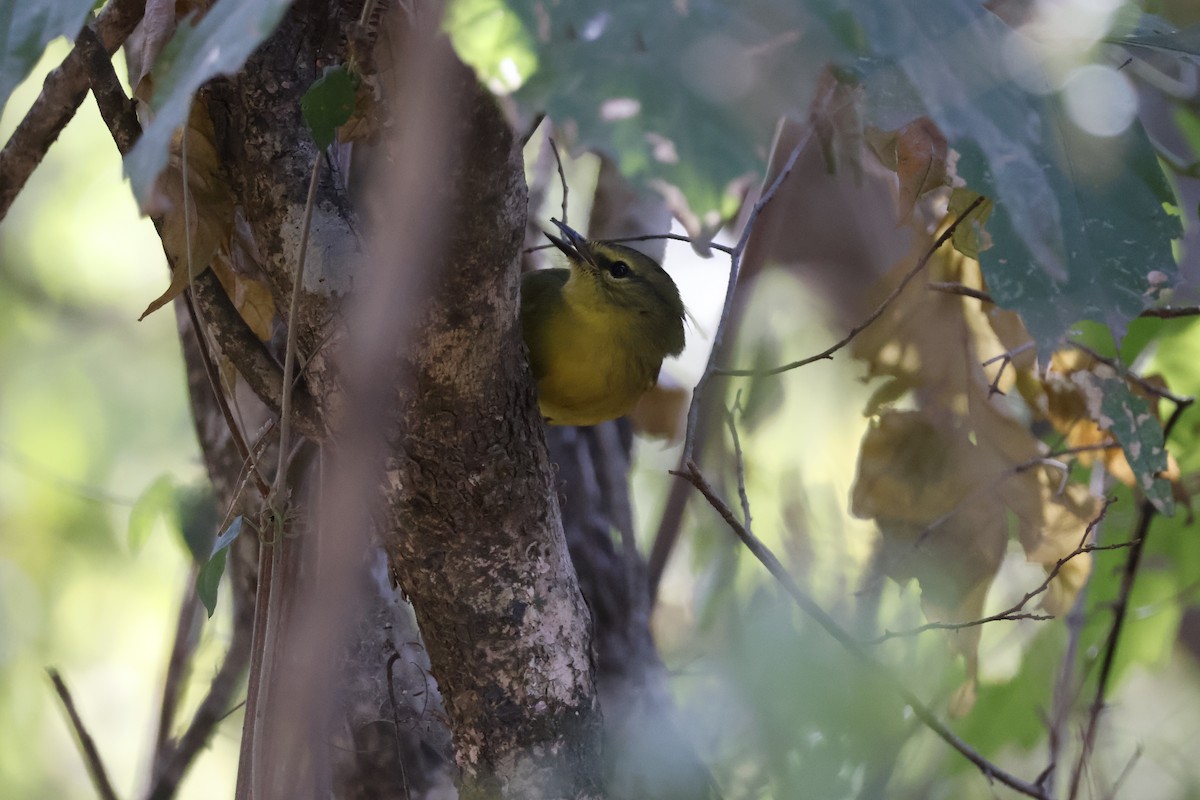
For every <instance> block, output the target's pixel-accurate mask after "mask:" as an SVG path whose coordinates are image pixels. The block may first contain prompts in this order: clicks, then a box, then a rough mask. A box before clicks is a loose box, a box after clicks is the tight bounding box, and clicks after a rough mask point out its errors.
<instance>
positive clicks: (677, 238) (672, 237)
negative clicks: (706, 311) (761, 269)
mask: <svg viewBox="0 0 1200 800" xmlns="http://www.w3.org/2000/svg"><path fill="white" fill-rule="evenodd" d="M656 239H666V240H668V241H673V242H687V243H688V244H690V245H694V246H700V247H707V248H710V249H712V250H719V251H721V252H722V253H724V254H725V255H729V256H731V255H733V254H734V252H735V251H736V249H737V248H736V247H730V246H728V245H724V244H717V243H716V242H713V241H709V240H707V239H703V240H697V239H696V238H695V237H694V236H684V235H683V234H681V233H648V234H645V235H644V236H619V237H617V238H616V239H607V240H606V241H609V242H617V243H618V244H622V243H625V242H650V241H654V240H656ZM552 247H554V245H552V244H535V245H533V246H532V247H526V248H525V249H524V250H523V251H522V252H525V253H536V252H537V251H538V250H549V249H550V248H552Z"/></svg>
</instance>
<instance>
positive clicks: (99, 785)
mask: <svg viewBox="0 0 1200 800" xmlns="http://www.w3.org/2000/svg"><path fill="white" fill-rule="evenodd" d="M46 674H47V675H49V676H50V682H51V683H53V684H54V691H55V693H57V694H58V699H59V700H60V701H62V704H63V709H64V710H65V711H66V712H67V718H68V719H69V720H70V721H71V730H72V732H73V733H74V734H75V740H76V741H77V742H78V743H79V751H80V753H81V754H82V755H83V763H84V764H86V765H87V769H88V774H89V775H91V776H92V784H93V785H94V786H95V787H96V794H98V795H100V798H101V800H117V793H116V792H115V791H113V787H112V783H111V782H110V781H109V780H108V772H107V771H106V770H105V769H104V762H103V761H101V760H100V751H99V750H97V749H96V743H95V742H94V741H93V740H92V736H91V734H89V733H88V731H87V728H86V727H85V726H84V724H83V720H82V719H81V718H80V717H79V712H78V711H76V710H75V701H74V700H72V699H71V692H70V690H68V689H67V684H66V683H65V682H64V681H63V679H62V676H61V675H59V674H58V670H56V669H54V668H53V667H49V668H47V669H46Z"/></svg>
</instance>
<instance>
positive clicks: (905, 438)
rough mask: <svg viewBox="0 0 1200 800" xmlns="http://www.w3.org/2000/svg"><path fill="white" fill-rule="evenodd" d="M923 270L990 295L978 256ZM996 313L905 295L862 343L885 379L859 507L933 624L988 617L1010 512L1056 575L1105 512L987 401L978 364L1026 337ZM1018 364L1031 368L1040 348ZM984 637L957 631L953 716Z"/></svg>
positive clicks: (1021, 427) (926, 295) (942, 258)
mask: <svg viewBox="0 0 1200 800" xmlns="http://www.w3.org/2000/svg"><path fill="white" fill-rule="evenodd" d="M948 219H949V217H948V218H947V220H943V223H942V226H943V227H944V225H945V224H947V222H948ZM927 246H928V245H927V244H926V245H925V247H927ZM910 267H911V262H906V263H904V264H900V265H898V266H897V269H896V270H895V271H894V272H893V273H891V274H890V275H889V276H888V278H887V279H886V280H885V281H884V283H883V284H882V285H881V286H879V287H876V288H875V289H874V290H873V291H872V292H871V293H870V294H871V296H870V298H869V299H868V300H867V303H866V305H867V306H868V307H870V305H872V304H873V303H875V302H877V298H879V297H882V296H885V295H886V294H887V293H888V292H889V291H890V290H891V288H892V286H894V285H895V282H896V281H897V280H899V278H900V276H901V275H902V274H904V273H905V272H906V271H907V270H908V269H909V268H910ZM928 269H929V279H930V280H931V281H950V282H959V283H964V284H966V285H968V286H973V287H979V288H982V278H981V276H980V274H979V268H978V264H977V262H975V261H974V260H972V259H968V258H966V257H965V256H963V255H962V254H961V253H959V252H958V251H956V250H954V249H952V248H943V249H942V250H941V251H939V252H938V253H937V254H936V255H935V256H934V257H933V258H932V259H931V260H930V263H929V265H928ZM987 305H989V308H988V309H987V310H985V304H983V303H981V302H980V301H979V300H977V299H974V298H965V297H959V296H956V295H949V294H944V293H941V292H931V291H928V290H922V289H920V288H910V289H909V290H908V291H906V292H904V293H903V294H902V295H901V296H900V297H899V298H898V299H897V300H896V302H895V303H894V304H893V305H892V306H891V307H889V308H888V310H887V311H886V312H885V314H884V315H883V316H882V317H880V319H879V321H878V322H877V323H876V325H875V326H873V327H872V328H869V329H868V330H867V331H865V332H864V333H863V334H862V335H860V336H859V337H858V338H857V339H856V340H855V343H854V345H853V353H854V355H855V357H856V358H859V359H861V360H863V361H864V362H865V363H866V364H867V366H868V371H869V374H870V375H872V376H884V377H887V378H888V379H889V380H888V381H887V382H886V383H884V384H883V386H882V387H881V389H880V392H882V393H883V394H879V393H877V397H876V398H874V399H873V403H874V405H873V406H872V411H874V412H876V413H877V414H878V421H877V422H876V424H875V425H874V426H873V427H872V428H871V430H870V431H869V432H868V433H867V435H866V436H865V437H864V440H863V445H862V449H861V452H860V456H859V464H858V474H857V476H856V480H855V485H854V489H853V495H852V508H851V510H852V512H853V513H854V514H856V515H858V516H861V517H869V518H872V519H874V520H875V521H876V523H877V524H878V526H879V530H880V534H881V541H880V545H879V547H880V555H881V557H882V569H883V571H884V572H885V573H886V574H887V575H888V576H890V577H891V578H893V579H894V580H897V581H908V580H912V579H916V580H917V582H918V583H919V585H920V587H921V604H922V608H923V610H924V612H925V614H926V616H927V617H928V618H929V619H930V620H933V621H942V622H953V623H961V622H968V621H972V620H975V619H979V618H980V617H982V616H983V610H984V602H985V599H986V597H987V592H988V589H989V587H990V586H991V583H992V581H993V579H994V577H995V574H996V571H997V569H998V568H999V566H1000V563H1001V560H1002V559H1003V557H1004V553H1005V551H1006V549H1007V543H1008V539H1009V525H1008V519H1009V516H1010V514H1011V515H1014V516H1015V517H1016V518H1017V519H1018V520H1019V521H1020V524H1019V528H1018V538H1019V540H1020V543H1021V545H1022V547H1023V549H1024V551H1025V554H1026V557H1027V558H1028V559H1029V560H1030V561H1032V562H1035V563H1038V564H1041V565H1042V566H1043V567H1044V568H1045V569H1051V568H1052V567H1053V566H1054V564H1055V563H1056V562H1057V561H1058V559H1060V558H1062V557H1064V556H1065V555H1067V554H1068V553H1071V552H1072V551H1074V550H1075V549H1076V548H1077V547H1078V546H1079V545H1080V544H1081V541H1082V538H1083V536H1084V534H1085V531H1086V529H1087V526H1088V524H1089V523H1090V522H1091V521H1092V519H1093V518H1094V517H1095V515H1096V513H1098V509H1099V501H1098V500H1097V499H1096V498H1094V497H1092V496H1091V495H1090V494H1089V493H1088V491H1087V489H1086V488H1084V487H1081V486H1070V487H1067V488H1066V489H1065V490H1063V491H1060V487H1059V484H1060V483H1062V482H1063V480H1062V479H1063V476H1062V474H1061V472H1059V471H1058V470H1055V469H1053V468H1050V467H1046V466H1043V465H1041V464H1040V463H1039V459H1040V458H1041V457H1042V456H1043V454H1044V453H1045V447H1044V445H1042V443H1041V442H1040V441H1039V440H1038V439H1037V437H1035V436H1034V435H1033V433H1032V432H1031V431H1030V430H1029V428H1028V425H1027V423H1026V422H1025V421H1023V419H1022V418H1021V417H1020V416H1019V415H1018V414H1017V413H1016V412H1015V409H1014V407H1013V406H1012V403H1011V402H1010V401H1009V400H1008V399H1006V398H1005V397H1003V396H998V395H992V394H991V393H990V391H989V382H990V381H989V378H988V375H986V374H985V372H984V370H983V368H982V366H981V361H982V360H983V359H984V358H986V357H987V356H990V355H994V354H997V353H1002V352H1005V350H1006V342H1003V341H1002V340H1001V339H1002V335H1001V334H1000V333H998V330H1000V331H1003V336H1005V337H1016V336H1019V335H1021V333H1023V331H1022V330H1021V327H1020V325H1019V320H1016V319H1015V318H1011V317H1008V316H1003V314H1004V312H999V314H1000V316H993V314H992V312H994V311H995V309H994V308H990V304H987ZM984 354H986V355H984ZM1019 363H1020V365H1021V366H1025V365H1026V364H1028V365H1029V366H1030V367H1031V369H1030V370H1029V371H1030V372H1032V366H1034V360H1033V356H1032V354H1030V355H1029V356H1028V357H1027V358H1023V359H1021V360H1020V362H1019ZM1008 369H1009V371H1010V375H1015V374H1017V372H1018V370H1017V369H1015V368H1014V367H1013V366H1012V365H1010V366H1009V367H1008ZM992 374H994V373H992ZM1009 380H1010V383H1009V384H1008V385H1012V384H1011V381H1012V380H1014V379H1013V378H1011V377H1010V378H1009ZM902 393H903V394H902ZM901 397H904V398H909V402H911V403H912V404H914V405H915V406H916V408H915V410H909V411H896V410H893V409H890V408H888V406H887V405H886V400H888V399H900V398H901ZM1089 565H1090V561H1089V559H1088V556H1087V555H1085V554H1081V555H1079V556H1077V557H1075V558H1074V559H1073V560H1072V562H1070V563H1069V565H1068V567H1067V568H1065V569H1063V570H1062V571H1061V572H1060V573H1059V575H1058V576H1057V577H1056V579H1055V581H1054V583H1053V585H1052V586H1051V587H1050V591H1049V592H1047V595H1048V598H1047V602H1046V607H1047V608H1049V609H1051V610H1052V611H1055V610H1060V609H1062V608H1065V607H1069V605H1070V604H1071V603H1072V602H1073V600H1074V597H1075V595H1076V594H1077V592H1078V591H1079V588H1080V586H1081V585H1082V582H1083V580H1084V579H1086V576H1087V571H1088V569H1089ZM1031 588H1032V587H1031ZM979 635H980V629H979V627H978V626H973V627H969V628H963V629H960V630H957V631H954V632H953V633H952V634H951V635H950V637H949V638H950V642H951V644H952V646H953V647H954V649H955V650H956V651H957V652H959V653H960V654H961V655H962V656H963V659H964V661H965V664H966V667H967V679H966V682H965V683H964V684H963V686H962V687H960V688H959V691H958V692H956V694H955V698H954V705H955V710H956V711H958V712H963V711H965V710H966V709H968V708H969V707H970V704H971V702H972V699H973V697H974V690H975V679H976V671H977V667H978V663H977V647H978V643H979Z"/></svg>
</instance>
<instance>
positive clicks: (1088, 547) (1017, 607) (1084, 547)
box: [864, 498, 1137, 644]
mask: <svg viewBox="0 0 1200 800" xmlns="http://www.w3.org/2000/svg"><path fill="white" fill-rule="evenodd" d="M1114 502H1115V498H1108V499H1107V500H1105V502H1104V507H1103V508H1101V509H1100V514H1099V515H1098V516H1097V517H1096V518H1095V519H1094V520H1092V521H1091V522H1090V523H1089V524H1088V526H1087V529H1086V530H1085V531H1084V532H1083V537H1082V539H1081V540H1080V543H1079V545H1078V546H1077V547H1076V548H1075V549H1074V550H1072V551H1071V552H1070V553H1067V555H1065V556H1063V557H1062V558H1060V559H1058V561H1056V562H1055V564H1054V566H1053V567H1052V568H1051V570H1050V571H1049V572H1048V573H1046V578H1045V580H1043V581H1042V582H1041V584H1039V585H1038V586H1037V587H1036V588H1034V589H1031V590H1030V591H1028V592H1026V593H1025V596H1024V597H1022V598H1021V599H1020V600H1019V601H1018V602H1017V603H1016V604H1014V605H1013V606H1012V607H1010V608H1008V609H1006V610H1004V611H1000V612H998V613H996V614H992V615H991V616H987V617H981V618H980V619H975V620H971V621H969V622H930V623H927V624H925V625H919V626H917V627H915V628H910V629H908V630H904V631H884V632H883V633H882V634H881V635H879V636H877V637H875V638H874V639H869V640H867V641H865V642H864V644H880V643H882V642H886V641H887V640H888V639H896V638H899V637H902V636H916V635H917V634H921V633H924V632H925V631H937V630H941V631H956V630H962V629H963V628H974V627H977V626H979V625H985V624H987V623H989V622H1001V621H1006V622H1011V621H1014V620H1019V619H1029V620H1039V621H1040V620H1050V619H1054V615H1053V614H1033V613H1029V612H1026V611H1025V606H1027V605H1029V602H1030V601H1031V600H1033V599H1034V598H1035V597H1037V596H1039V595H1041V594H1042V593H1044V592H1045V591H1047V590H1048V589H1049V588H1050V584H1051V583H1053V582H1054V579H1055V578H1057V577H1058V575H1059V573H1060V572H1062V568H1063V567H1064V566H1065V565H1066V564H1067V562H1068V561H1071V560H1072V559H1074V558H1075V557H1076V556H1080V555H1082V554H1084V553H1095V552H1097V551H1100V550H1119V549H1124V548H1126V547H1133V546H1134V545H1135V544H1137V541H1136V540H1134V541H1130V542H1119V543H1117V544H1105V545H1094V544H1085V542H1087V540H1088V539H1089V538H1091V536H1092V532H1093V531H1095V529H1096V527H1097V526H1098V525H1099V524H1100V522H1101V521H1102V520H1103V519H1104V517H1105V515H1106V514H1108V507H1109V506H1110V505H1112V504H1113V503H1114Z"/></svg>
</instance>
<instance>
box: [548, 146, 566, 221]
mask: <svg viewBox="0 0 1200 800" xmlns="http://www.w3.org/2000/svg"><path fill="white" fill-rule="evenodd" d="M546 141H547V142H549V143H550V149H551V150H553V151H554V163H555V164H557V165H558V180H559V183H561V184H562V194H563V196H562V221H563V225H566V224H567V174H566V173H565V172H563V165H562V156H560V155H559V154H558V145H556V144H555V143H554V137H553V136H547V137H546Z"/></svg>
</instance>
